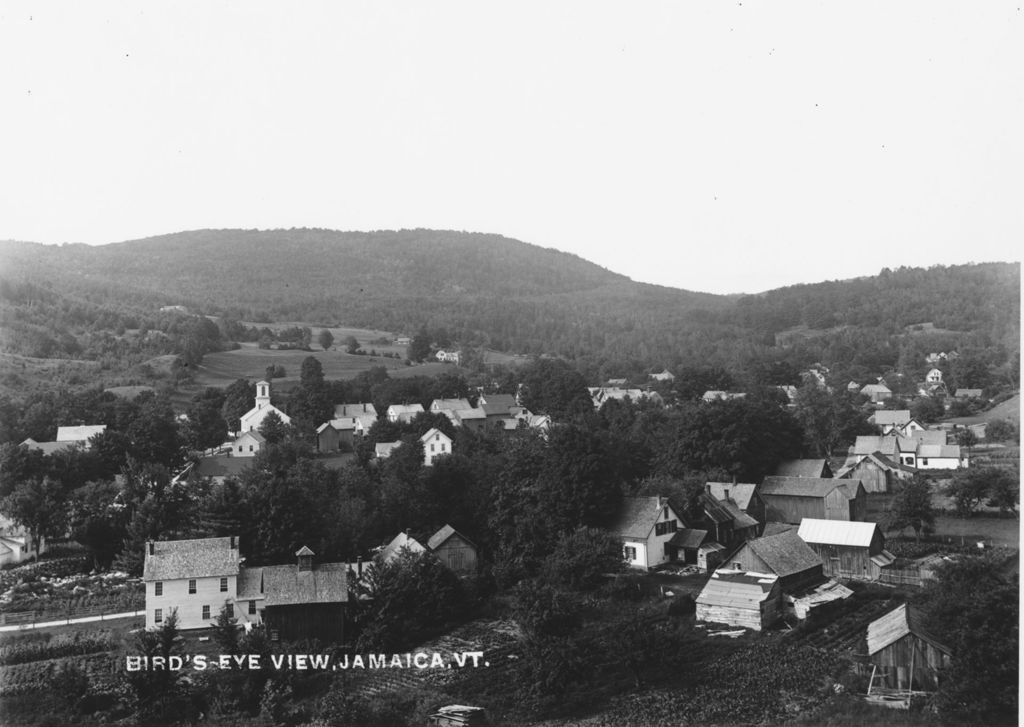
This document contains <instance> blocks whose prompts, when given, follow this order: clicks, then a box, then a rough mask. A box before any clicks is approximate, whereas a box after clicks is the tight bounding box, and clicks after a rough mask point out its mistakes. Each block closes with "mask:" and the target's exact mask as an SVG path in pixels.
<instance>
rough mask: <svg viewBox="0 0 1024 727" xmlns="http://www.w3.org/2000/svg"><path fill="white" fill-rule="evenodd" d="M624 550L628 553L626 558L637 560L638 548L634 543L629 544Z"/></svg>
mask: <svg viewBox="0 0 1024 727" xmlns="http://www.w3.org/2000/svg"><path fill="white" fill-rule="evenodd" d="M623 550H625V553H626V560H636V548H634V547H633V546H632V545H627V546H626V547H625V548H624V549H623Z"/></svg>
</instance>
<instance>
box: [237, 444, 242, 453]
mask: <svg viewBox="0 0 1024 727" xmlns="http://www.w3.org/2000/svg"><path fill="white" fill-rule="evenodd" d="M238 451H239V452H241V451H242V445H241V444H239V445H238Z"/></svg>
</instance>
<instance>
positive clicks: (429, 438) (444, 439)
mask: <svg viewBox="0 0 1024 727" xmlns="http://www.w3.org/2000/svg"><path fill="white" fill-rule="evenodd" d="M420 442H421V443H422V444H423V465H424V466H425V467H430V466H431V465H433V464H434V460H435V459H436V458H438V457H440V456H442V455H446V454H451V453H452V438H451V437H449V436H448V435H447V434H445V433H444V432H442V431H441V430H440V429H437V428H436V427H431V428H430V430H428V431H427V433H426V434H424V435H423V436H422V437H420Z"/></svg>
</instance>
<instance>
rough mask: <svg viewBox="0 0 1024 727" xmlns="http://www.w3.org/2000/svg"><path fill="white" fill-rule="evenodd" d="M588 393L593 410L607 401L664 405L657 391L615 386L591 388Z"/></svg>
mask: <svg viewBox="0 0 1024 727" xmlns="http://www.w3.org/2000/svg"><path fill="white" fill-rule="evenodd" d="M588 391H589V392H590V400H591V402H593V404H594V408H595V409H600V408H601V407H602V406H604V404H605V402H607V401H612V400H615V401H625V400H627V399H628V400H629V401H631V402H633V403H634V404H637V403H639V402H641V401H648V402H652V403H654V404H658V405H659V406H660V405H662V404H664V403H665V400H664V399H663V398H662V396H661V394H659V393H658V392H657V391H647V390H646V389H622V388H619V387H617V386H599V387H591V388H590V389H588Z"/></svg>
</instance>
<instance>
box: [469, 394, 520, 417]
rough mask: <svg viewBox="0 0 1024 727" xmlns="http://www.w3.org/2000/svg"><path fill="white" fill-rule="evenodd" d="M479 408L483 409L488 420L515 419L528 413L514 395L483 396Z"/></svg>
mask: <svg viewBox="0 0 1024 727" xmlns="http://www.w3.org/2000/svg"><path fill="white" fill-rule="evenodd" d="M477 407H478V408H480V409H483V411H484V414H485V415H486V416H487V418H488V419H491V418H508V417H515V416H517V415H518V414H522V413H523V412H525V411H526V408H525V407H522V406H520V405H519V402H517V401H516V397H514V396H512V394H481V395H480V399H479V400H478V401H477Z"/></svg>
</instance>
